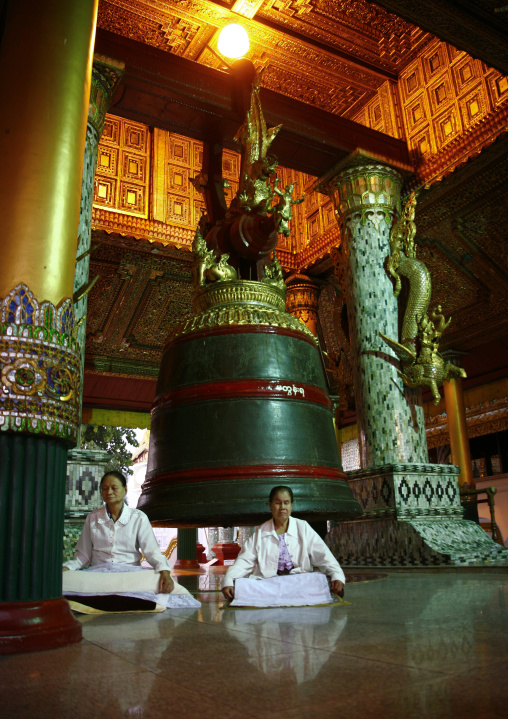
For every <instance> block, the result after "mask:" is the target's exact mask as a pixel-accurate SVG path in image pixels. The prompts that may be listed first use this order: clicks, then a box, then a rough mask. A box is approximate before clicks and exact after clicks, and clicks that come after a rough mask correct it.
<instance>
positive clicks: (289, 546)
mask: <svg viewBox="0 0 508 719" xmlns="http://www.w3.org/2000/svg"><path fill="white" fill-rule="evenodd" d="M293 501H294V499H293V492H292V490H291V488H290V487H286V486H278V487H274V488H273V489H272V491H271V492H270V497H269V506H270V511H271V513H272V518H271V519H270V520H268V521H267V522H265V523H264V524H262V525H261V526H259V527H257V528H256V531H255V532H254V534H253V535H252V537H250V538H249V539H248V540H247V542H246V543H245V546H244V547H243V549H242V551H241V553H240V554H239V555H238V558H237V559H236V561H235V563H234V564H233V565H232V566H231V567H230V568H229V569H228V571H227V572H226V576H225V579H224V583H223V588H222V593H223V594H224V596H225V598H226V599H228V600H235V601H234V605H238V606H241V605H242V604H243V605H245V604H246V603H248V604H252V605H253V606H272V605H276V604H281V603H282V604H284V605H285V604H298V605H301V604H318V603H322V602H331V601H332V597H331V595H330V590H331V592H332V593H333V594H336V595H338V596H341V597H342V596H343V594H344V584H345V581H346V578H345V576H344V572H343V571H342V568H341V566H340V564H339V563H338V561H337V560H336V559H335V557H334V556H333V554H332V553H331V551H330V550H329V549H328V547H327V546H326V544H325V543H324V541H323V540H322V539H321V537H320V536H319V535H318V534H317V533H316V532H315V531H314V530H313V529H312V527H311V526H310V525H309V524H308V522H305V521H304V520H303V519H296V518H295V517H291V511H292V509H293ZM315 569H317V570H318V571H319V572H320V573H321V574H318V572H315V571H314V570H315ZM285 575H289V576H290V577H291V578H292V581H291V583H288V582H285V581H279V580H276V579H275V580H273V581H271V582H270V583H269V584H268V583H258V586H254V585H253V584H252V583H248V584H245V583H242V584H241V587H242V592H243V591H246V596H245V599H244V598H242V600H241V601H240V600H239V599H238V592H236V599H235V581H236V580H242V579H243V578H245V577H250V578H253V579H272V578H276V577H281V576H282V577H285ZM302 575H305V576H302ZM323 575H326V576H327V577H328V578H329V579H330V585H329V590H328V587H327V581H326V579H325V577H324V576H323ZM236 586H237V587H238V586H240V583H239V582H236ZM297 594H298V596H297ZM286 595H287V596H286ZM258 600H259V601H258Z"/></svg>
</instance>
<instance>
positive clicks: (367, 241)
mask: <svg viewBox="0 0 508 719" xmlns="http://www.w3.org/2000/svg"><path fill="white" fill-rule="evenodd" d="M401 184H402V178H401V176H400V175H399V173H398V172H396V171H395V170H393V169H392V168H390V167H387V166H385V165H379V164H372V163H368V162H366V161H363V162H361V161H360V164H358V165H355V166H352V167H348V168H346V169H343V170H341V171H340V172H339V173H338V174H337V175H335V176H334V177H333V179H332V180H330V181H329V182H328V185H327V189H328V191H329V192H330V193H331V194H332V195H333V199H334V202H335V205H336V210H337V218H338V220H339V224H340V227H341V235H342V247H341V249H342V263H343V277H344V280H345V291H346V297H347V307H348V317H349V327H350V337H351V349H352V353H353V357H354V360H355V361H354V365H353V366H354V384H355V399H356V414H357V419H358V435H359V442H360V458H361V464H362V467H364V468H365V467H382V466H385V465H389V464H398V463H418V464H424V463H426V462H428V453H427V440H426V437H425V420H424V416H423V407H422V403H421V393H420V392H419V391H416V392H415V391H414V390H411V389H408V388H406V387H405V386H404V384H403V382H402V380H401V379H400V377H399V376H398V374H397V369H398V368H399V361H398V359H397V357H396V356H395V354H394V353H393V352H392V350H391V349H390V348H388V347H387V345H386V343H385V342H383V340H382V339H381V337H380V336H379V333H380V332H382V333H383V334H385V335H387V336H388V337H398V311H397V299H396V298H395V297H394V296H393V285H392V283H391V281H390V279H389V278H388V276H387V274H386V272H385V269H384V266H385V262H386V259H387V257H389V255H390V229H391V226H392V224H393V220H394V216H395V215H396V214H397V216H399V215H400V189H401Z"/></svg>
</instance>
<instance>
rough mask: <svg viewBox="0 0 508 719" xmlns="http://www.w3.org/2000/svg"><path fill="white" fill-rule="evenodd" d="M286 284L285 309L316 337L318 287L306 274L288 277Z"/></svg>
mask: <svg viewBox="0 0 508 719" xmlns="http://www.w3.org/2000/svg"><path fill="white" fill-rule="evenodd" d="M286 286H287V288H286V311H287V312H289V314H290V315H293V317H297V318H298V319H299V320H300V321H301V322H303V324H304V325H305V326H306V327H308V328H309V330H310V331H311V332H312V334H313V335H314V336H315V337H317V323H318V310H319V293H320V288H319V287H318V286H317V285H316V283H315V282H314V281H313V280H311V279H310V277H307V276H306V275H294V276H293V277H290V278H289V279H288V280H287V281H286Z"/></svg>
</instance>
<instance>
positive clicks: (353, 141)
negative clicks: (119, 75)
mask: <svg viewBox="0 0 508 719" xmlns="http://www.w3.org/2000/svg"><path fill="white" fill-rule="evenodd" d="M95 52H98V53H101V54H104V55H107V56H108V57H113V58H115V59H117V60H122V61H123V62H125V73H124V76H123V79H122V83H121V85H120V88H119V90H118V91H117V93H116V95H115V97H114V99H113V103H112V105H111V112H113V113H114V114H116V115H119V116H121V117H125V118H128V119H130V120H135V121H137V122H143V123H145V124H148V125H150V126H153V127H159V128H161V129H164V130H168V131H170V132H176V133H179V134H181V135H186V136H187V137H192V138H194V139H197V140H201V141H203V142H208V143H212V144H214V143H216V144H220V145H223V146H226V147H230V148H232V149H236V146H235V144H234V143H233V137H234V135H235V134H236V132H237V130H238V127H239V125H240V124H241V121H242V119H243V118H241V117H240V113H239V112H238V110H237V109H236V107H235V100H234V89H233V80H232V77H231V75H230V74H229V73H227V72H224V71H221V70H215V69H212V68H209V67H205V66H201V65H198V64H196V63H195V62H192V61H190V60H187V59H185V58H182V57H178V56H176V55H173V54H170V53H167V52H164V51H161V50H158V49H156V48H153V47H149V46H147V45H144V44H143V43H140V42H136V41H134V40H128V39H126V38H123V37H120V36H118V35H115V34H113V33H110V32H108V31H105V30H101V29H98V31H97V38H96V44H95ZM261 99H262V103H263V110H264V114H265V117H266V119H267V122H268V124H270V125H278V124H279V123H282V124H283V128H282V130H281V131H280V133H279V135H278V137H277V139H276V140H275V142H274V144H273V151H274V154H275V155H277V157H278V158H279V163H280V164H281V165H283V166H285V167H288V168H293V169H295V170H300V171H301V172H306V173H308V174H310V175H314V176H318V177H319V176H321V175H323V174H324V173H325V172H326V171H327V170H329V169H330V168H331V167H332V166H333V165H334V164H336V163H337V162H339V161H340V160H342V159H344V158H345V157H346V156H347V155H348V154H349V153H350V152H352V151H353V150H355V149H357V148H361V149H362V150H364V151H366V152H367V153H369V154H372V155H374V156H377V157H378V158H379V159H383V160H384V161H385V162H387V163H389V164H392V165H394V166H397V167H405V168H408V167H409V166H410V163H409V155H408V151H407V146H406V143H405V142H403V141H401V140H397V139H395V138H392V137H389V136H388V135H385V134H382V133H380V132H377V131H375V130H371V129H369V128H367V127H364V126H363V125H359V124H357V123H355V122H352V121H351V120H347V119H345V118H341V117H338V116H337V115H333V114H332V113H329V112H325V111H324V110H320V109H317V108H312V107H310V106H309V105H308V104H306V103H303V102H299V101H297V100H293V99H291V98H288V97H286V96H284V95H281V94H279V93H276V92H273V91H271V90H267V89H262V90H261Z"/></svg>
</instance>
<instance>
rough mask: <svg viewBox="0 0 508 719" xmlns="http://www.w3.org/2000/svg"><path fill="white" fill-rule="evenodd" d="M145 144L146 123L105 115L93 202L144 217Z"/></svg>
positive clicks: (148, 145)
mask: <svg viewBox="0 0 508 719" xmlns="http://www.w3.org/2000/svg"><path fill="white" fill-rule="evenodd" d="M149 148H150V135H149V129H148V126H147V125H141V124H140V123H137V122H131V121H130V120H123V119H122V118H119V117H113V116H111V115H106V120H105V123H104V131H103V133H102V137H101V140H100V142H99V153H98V158H97V172H96V177H95V188H94V205H95V206H97V207H103V208H106V209H109V210H115V211H116V212H120V213H128V214H129V215H134V216H137V217H148V172H149V163H150V153H149Z"/></svg>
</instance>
